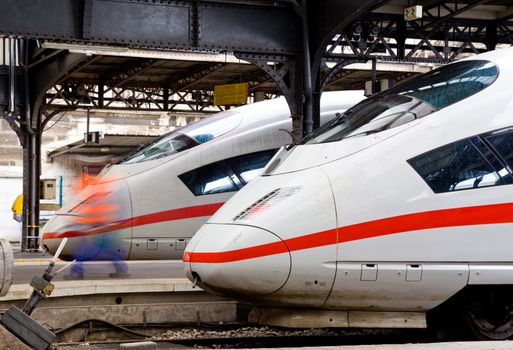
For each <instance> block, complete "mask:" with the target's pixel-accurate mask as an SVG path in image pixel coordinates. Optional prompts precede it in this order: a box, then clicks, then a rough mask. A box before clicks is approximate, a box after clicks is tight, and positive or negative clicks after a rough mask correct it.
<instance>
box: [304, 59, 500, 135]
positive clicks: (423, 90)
mask: <svg viewBox="0 0 513 350" xmlns="http://www.w3.org/2000/svg"><path fill="white" fill-rule="evenodd" d="M498 74H499V70H498V68H497V66H496V65H495V64H493V63H492V62H489V61H484V60H472V61H462V62H456V63H454V64H450V65H447V66H444V67H441V68H438V69H436V70H434V71H432V72H429V73H426V74H424V75H422V76H419V77H418V78H416V79H413V80H411V81H408V82H406V83H404V84H401V85H398V86H396V87H394V88H391V89H388V90H386V91H384V92H382V93H379V94H377V95H375V96H372V97H370V98H368V99H366V100H364V101H362V102H360V103H359V104H357V105H356V106H354V107H353V108H350V109H349V110H347V111H346V112H345V113H343V114H342V115H340V116H339V117H337V118H335V119H333V120H331V121H330V122H328V123H326V124H325V125H324V126H322V127H321V128H319V129H317V130H316V131H314V132H313V133H311V134H310V135H308V136H307V137H306V138H305V139H304V140H303V141H302V143H303V144H316V143H325V142H334V141H340V140H342V139H344V138H349V137H359V136H365V135H369V134H373V133H377V132H380V131H383V130H387V129H392V128H395V127H397V126H400V125H403V124H406V123H408V122H411V121H413V120H416V119H419V118H422V117H424V116H426V115H429V114H431V113H433V112H435V111H438V110H440V109H442V108H445V107H447V106H450V105H452V104H454V103H456V102H458V101H461V100H463V99H465V98H467V97H469V96H472V95H474V94H476V93H478V92H479V91H481V90H483V89H485V88H487V87H488V86H490V85H491V84H492V83H493V82H494V81H495V80H496V79H497V76H498Z"/></svg>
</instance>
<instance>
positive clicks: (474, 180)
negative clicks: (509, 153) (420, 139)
mask: <svg viewBox="0 0 513 350" xmlns="http://www.w3.org/2000/svg"><path fill="white" fill-rule="evenodd" d="M408 163H409V164H410V165H411V166H412V167H413V168H414V169H415V170H416V171H417V172H418V173H419V175H420V176H421V177H422V178H423V179H424V181H426V183H427V184H428V185H429V187H431V189H432V190H433V192H435V193H443V192H452V191H458V190H465V189H471V188H481V187H487V186H496V185H504V184H507V183H510V180H511V176H510V175H509V174H508V173H507V172H506V171H503V172H501V171H499V172H497V171H496V170H494V169H493V167H492V166H491V165H490V163H488V161H487V160H486V159H485V158H484V157H483V156H482V154H481V153H480V152H479V151H478V150H477V149H476V147H474V145H473V144H472V142H471V140H468V139H467V140H462V141H458V142H455V143H452V144H449V145H446V146H443V147H440V148H437V149H435V150H432V151H430V152H427V153H424V154H422V155H420V156H417V157H415V158H413V159H410V160H409V161H408Z"/></svg>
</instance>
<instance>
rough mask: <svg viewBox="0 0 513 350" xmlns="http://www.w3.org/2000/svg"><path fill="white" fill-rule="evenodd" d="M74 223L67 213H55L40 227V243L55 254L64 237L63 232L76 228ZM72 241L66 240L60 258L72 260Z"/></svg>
mask: <svg viewBox="0 0 513 350" xmlns="http://www.w3.org/2000/svg"><path fill="white" fill-rule="evenodd" d="M76 228H77V227H76V225H75V224H74V223H73V221H72V217H70V216H69V215H55V216H54V217H52V218H51V219H50V220H48V222H47V223H46V224H45V226H44V227H43V229H42V232H41V237H42V238H41V239H42V245H43V247H45V248H46V249H48V251H49V252H50V253H51V254H55V252H56V251H57V248H58V247H59V244H60V243H61V241H62V239H63V238H64V237H61V236H64V233H65V232H73V231H74V229H76ZM72 246H73V243H71V242H68V244H66V246H65V247H64V249H63V251H62V253H61V255H60V258H61V259H64V260H73V249H72Z"/></svg>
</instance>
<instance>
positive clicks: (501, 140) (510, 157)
mask: <svg viewBox="0 0 513 350" xmlns="http://www.w3.org/2000/svg"><path fill="white" fill-rule="evenodd" d="M485 139H486V141H488V142H489V143H490V144H491V145H492V147H493V148H494V149H495V150H496V151H497V153H498V154H499V155H500V156H501V158H502V159H503V160H504V161H505V162H506V165H507V166H508V167H509V170H510V171H512V170H513V131H509V132H503V133H498V134H492V135H490V136H487V137H485Z"/></svg>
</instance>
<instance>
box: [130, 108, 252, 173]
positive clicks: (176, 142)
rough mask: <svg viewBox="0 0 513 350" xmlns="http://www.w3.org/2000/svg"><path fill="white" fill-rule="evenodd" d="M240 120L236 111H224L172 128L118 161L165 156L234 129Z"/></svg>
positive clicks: (145, 159) (136, 160)
mask: <svg viewBox="0 0 513 350" xmlns="http://www.w3.org/2000/svg"><path fill="white" fill-rule="evenodd" d="M241 121H242V116H241V115H240V113H239V112H237V111H224V112H220V113H217V114H216V115H214V116H212V117H208V118H205V119H202V120H200V121H198V122H196V123H193V124H190V125H187V126H185V127H183V128H180V129H178V130H174V131H172V132H170V133H168V134H166V135H164V136H162V137H160V138H158V139H157V140H155V141H153V142H152V143H150V144H148V145H144V146H142V147H141V149H138V150H136V151H135V152H133V153H132V154H130V155H128V156H127V157H126V158H125V159H123V160H122V161H121V162H120V163H122V164H131V163H139V162H143V161H147V160H153V159H158V158H162V157H167V156H169V155H171V154H175V153H177V152H182V151H185V150H187V149H190V148H193V147H196V146H198V145H200V144H202V143H205V142H208V141H211V140H213V139H215V138H217V137H219V136H221V135H224V134H226V133H228V132H230V131H232V130H233V129H235V128H236V127H237V126H239V124H240V123H241Z"/></svg>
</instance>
